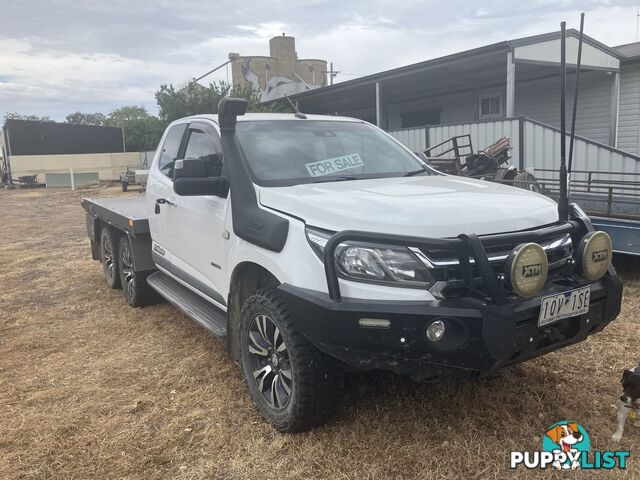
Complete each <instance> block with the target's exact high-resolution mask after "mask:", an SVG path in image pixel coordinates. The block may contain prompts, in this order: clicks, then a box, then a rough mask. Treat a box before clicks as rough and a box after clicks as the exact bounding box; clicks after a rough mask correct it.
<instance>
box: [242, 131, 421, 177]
mask: <svg viewBox="0 0 640 480" xmlns="http://www.w3.org/2000/svg"><path fill="white" fill-rule="evenodd" d="M236 133H237V136H238V139H239V140H240V145H241V147H242V150H243V151H244V154H245V156H246V158H247V161H248V162H249V167H250V168H251V170H252V173H253V177H254V180H255V181H256V183H258V184H261V185H267V186H277V185H296V184H299V183H312V182H333V181H339V180H357V179H361V178H381V177H399V176H403V175H407V174H410V175H416V174H418V175H419V174H425V173H426V174H428V173H429V170H428V169H426V168H425V167H424V164H422V163H421V162H420V161H419V160H418V159H417V158H416V157H415V156H414V155H413V154H412V153H410V152H408V151H407V150H405V149H404V148H402V147H401V146H400V145H398V144H397V143H396V142H395V141H393V140H392V139H390V138H389V137H387V136H386V135H384V134H383V133H382V132H380V131H378V130H377V129H375V128H373V127H372V126H370V125H368V124H366V123H360V122H341V121H326V120H302V121H301V120H275V121H253V122H252V121H247V122H238V125H237V129H236ZM423 169H424V170H425V172H423Z"/></svg>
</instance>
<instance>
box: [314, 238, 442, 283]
mask: <svg viewBox="0 0 640 480" xmlns="http://www.w3.org/2000/svg"><path fill="white" fill-rule="evenodd" d="M306 234H307V240H308V241H309V244H310V245H311V248H312V249H313V251H314V252H315V253H316V254H317V255H318V257H319V258H320V259H321V260H323V258H324V247H325V246H326V244H327V240H328V239H329V238H331V234H330V233H328V232H324V231H321V230H315V229H311V228H309V227H307V229H306ZM336 264H337V267H338V271H339V272H340V274H341V275H342V277H344V278H347V279H349V280H356V281H360V282H371V283H381V284H390V285H394V286H398V287H414V288H415V287H421V288H429V287H430V286H431V285H433V283H434V281H435V280H434V278H433V276H432V275H431V273H430V272H429V269H428V268H427V266H426V265H425V264H424V263H422V261H421V260H420V259H418V257H417V256H416V255H415V254H414V253H413V252H412V251H411V250H409V249H408V248H405V247H395V246H390V245H379V244H368V243H360V242H345V243H343V244H341V245H340V246H338V248H336Z"/></svg>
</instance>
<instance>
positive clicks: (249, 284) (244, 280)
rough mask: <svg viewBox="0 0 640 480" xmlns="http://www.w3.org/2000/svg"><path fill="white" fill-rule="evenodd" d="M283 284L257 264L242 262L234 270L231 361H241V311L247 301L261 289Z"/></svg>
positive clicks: (229, 316) (229, 336) (229, 311)
mask: <svg viewBox="0 0 640 480" xmlns="http://www.w3.org/2000/svg"><path fill="white" fill-rule="evenodd" d="M281 283H282V282H280V281H279V280H278V279H277V278H276V276H275V275H273V274H272V273H271V272H270V271H269V270H267V269H266V268H264V267H263V266H261V265H258V264H257V263H253V262H242V263H239V264H238V265H236V267H235V268H234V270H233V274H232V275H231V282H230V288H229V298H228V299H227V349H228V352H229V357H231V359H233V360H235V361H239V360H240V352H239V349H238V338H239V334H240V311H241V310H242V305H243V304H244V302H245V300H246V299H247V298H249V297H250V296H251V295H252V294H253V293H255V292H257V291H258V290H260V289H268V288H276V287H278V286H279V285H280V284H281Z"/></svg>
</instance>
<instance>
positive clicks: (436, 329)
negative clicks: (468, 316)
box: [426, 320, 447, 342]
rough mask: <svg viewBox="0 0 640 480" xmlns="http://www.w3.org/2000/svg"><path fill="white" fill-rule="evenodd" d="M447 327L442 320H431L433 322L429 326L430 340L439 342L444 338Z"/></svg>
mask: <svg viewBox="0 0 640 480" xmlns="http://www.w3.org/2000/svg"><path fill="white" fill-rule="evenodd" d="M446 330H447V328H446V327H445V324H444V322H443V321H442V320H436V321H434V322H431V324H430V325H429V326H428V327H427V332H426V334H427V338H428V339H429V341H430V342H439V341H440V340H442V339H443V338H444V334H445V332H446Z"/></svg>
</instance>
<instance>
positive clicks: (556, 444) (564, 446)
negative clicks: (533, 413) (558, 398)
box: [542, 422, 591, 470]
mask: <svg viewBox="0 0 640 480" xmlns="http://www.w3.org/2000/svg"><path fill="white" fill-rule="evenodd" d="M549 440H550V441H551V443H550V442H549ZM542 448H543V449H544V450H545V451H547V452H552V451H555V450H558V449H559V450H560V451H561V452H563V453H565V454H566V456H567V459H566V460H565V461H564V462H562V461H561V460H560V459H558V460H556V461H554V462H553V467H554V468H556V469H558V470H561V469H563V468H571V470H575V469H576V468H579V467H580V452H588V451H589V449H590V448H591V445H590V442H589V436H588V435H587V432H586V431H585V430H584V428H582V426H580V425H578V424H577V423H568V422H559V423H556V424H555V425H553V426H552V427H551V428H549V429H548V430H547V431H546V432H545V439H544V441H543V443H542Z"/></svg>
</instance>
